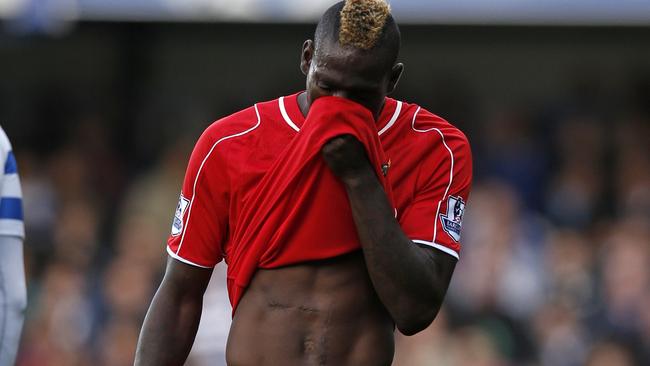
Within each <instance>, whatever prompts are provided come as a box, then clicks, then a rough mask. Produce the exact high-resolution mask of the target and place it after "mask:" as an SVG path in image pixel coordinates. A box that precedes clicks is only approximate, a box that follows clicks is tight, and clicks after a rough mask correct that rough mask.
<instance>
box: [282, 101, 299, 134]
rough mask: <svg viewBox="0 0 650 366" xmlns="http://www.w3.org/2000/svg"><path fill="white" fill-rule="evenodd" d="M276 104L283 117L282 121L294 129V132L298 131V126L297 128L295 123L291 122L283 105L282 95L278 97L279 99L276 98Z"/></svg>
mask: <svg viewBox="0 0 650 366" xmlns="http://www.w3.org/2000/svg"><path fill="white" fill-rule="evenodd" d="M278 104H279V105H280V113H281V114H282V118H284V121H285V122H287V124H288V125H289V126H290V127H291V128H293V129H294V130H296V132H300V128H298V126H296V124H295V123H293V121H292V120H291V117H289V114H288V113H287V109H286V108H285V106H284V97H280V99H278Z"/></svg>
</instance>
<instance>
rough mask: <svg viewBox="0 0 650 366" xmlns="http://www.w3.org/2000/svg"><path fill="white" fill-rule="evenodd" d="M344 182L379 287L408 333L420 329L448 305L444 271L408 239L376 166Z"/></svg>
mask: <svg viewBox="0 0 650 366" xmlns="http://www.w3.org/2000/svg"><path fill="white" fill-rule="evenodd" d="M344 184H345V186H346V189H347V193H348V199H349V201H350V206H351V208H352V213H353V217H354V220H355V224H356V227H357V232H358V235H359V239H360V240H361V245H362V247H363V253H364V257H365V260H366V265H367V267H368V272H369V274H370V278H371V280H372V283H373V286H374V287H375V289H376V291H377V293H378V295H379V297H380V299H381V300H382V302H383V303H384V305H385V306H386V308H387V309H388V311H389V312H390V314H391V315H392V317H393V319H394V320H395V323H396V325H397V326H398V328H400V330H401V331H402V332H404V333H414V332H417V331H419V330H420V329H419V328H422V327H423V326H426V325H428V323H430V321H431V320H432V319H433V318H434V317H435V315H436V314H437V312H438V309H439V306H440V304H441V303H442V299H443V297H444V294H445V292H446V289H447V284H448V282H447V281H446V280H447V279H446V278H444V277H445V276H444V275H442V273H441V272H442V269H441V268H439V266H437V265H436V263H435V262H434V261H433V259H432V257H430V256H429V255H427V252H424V253H423V249H422V248H420V247H419V246H418V245H416V244H414V243H413V242H411V240H410V239H408V238H407V237H406V235H404V233H403V231H402V229H401V227H400V226H399V223H398V222H397V220H396V219H395V217H394V209H393V207H391V205H390V203H389V201H388V199H387V197H386V193H385V192H384V190H383V188H382V186H381V185H380V183H379V181H378V179H377V177H376V176H375V174H374V172H373V171H372V170H371V169H370V168H369V169H367V170H364V171H363V172H361V173H360V174H357V175H356V176H355V177H354V179H348V180H346V181H344ZM422 324H424V325H422Z"/></svg>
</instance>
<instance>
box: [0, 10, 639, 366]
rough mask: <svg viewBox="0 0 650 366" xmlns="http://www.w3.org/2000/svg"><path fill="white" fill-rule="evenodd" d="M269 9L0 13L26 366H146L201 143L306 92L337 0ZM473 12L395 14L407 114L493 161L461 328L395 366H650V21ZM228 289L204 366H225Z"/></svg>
mask: <svg viewBox="0 0 650 366" xmlns="http://www.w3.org/2000/svg"><path fill="white" fill-rule="evenodd" d="M261 3H262V2H260V1H252V0H246V1H238V2H226V1H220V0H215V1H207V0H193V1H187V2H183V1H173V0H147V1H145V0H140V1H133V0H131V1H124V0H120V1H110V2H105V1H99V0H77V1H74V0H0V18H3V19H4V20H3V22H2V27H3V28H2V31H1V33H0V80H1V82H0V124H2V126H3V128H4V129H5V130H6V131H7V133H8V134H9V136H10V137H11V138H12V140H13V142H14V147H15V150H16V154H17V159H18V163H19V168H20V171H21V174H22V178H23V186H24V194H25V213H26V223H27V231H28V238H27V241H26V244H25V250H26V253H27V256H26V258H27V260H28V263H27V265H28V285H29V294H30V305H29V309H28V314H27V321H26V327H25V332H24V337H23V342H22V347H21V352H20V357H19V361H18V365H19V366H32V365H39V366H40V365H51V366H58V365H65V366H75V365H90V364H93V365H97V366H113V365H115V366H118V365H120V366H121V365H128V364H131V363H132V357H133V352H134V348H135V342H136V339H137V335H138V331H139V327H140V325H141V322H142V318H143V316H144V313H145V311H146V308H147V306H148V304H149V301H150V299H151V296H152V295H153V291H154V290H155V288H156V286H157V284H158V282H159V280H160V278H161V274H162V271H163V269H164V268H163V266H164V260H165V256H166V254H165V250H164V243H165V240H166V236H167V234H168V232H169V228H170V224H171V218H172V215H173V211H174V208H175V205H176V200H177V197H178V192H179V189H180V182H181V179H182V176H183V174H184V169H185V164H186V162H187V159H188V157H189V152H190V150H191V148H192V145H193V143H194V141H195V140H196V139H197V137H198V135H199V134H200V133H201V131H202V130H203V129H204V128H205V127H206V126H207V125H208V124H209V123H210V122H211V121H213V120H216V119H218V118H219V117H221V116H224V115H227V114H229V113H232V112H234V111H237V110H239V109H241V108H244V107H247V106H249V105H251V104H252V103H254V102H257V101H260V100H268V99H273V98H275V97H277V96H279V95H283V94H289V93H292V92H295V91H297V90H300V89H301V88H302V87H303V85H304V80H303V77H302V75H301V74H300V72H299V70H298V61H299V50H300V46H301V44H302V41H303V40H304V39H306V38H308V37H310V36H311V32H312V31H313V25H312V24H309V22H310V21H311V20H313V19H314V18H315V16H316V15H317V14H318V13H320V12H321V11H322V10H323V9H324V7H325V6H326V4H329V3H330V2H329V1H314V2H313V4H312V2H309V3H310V4H311V5H310V6H307V5H305V6H304V8H300V7H296V6H295V3H296V1H288V0H285V1H279V0H278V1H274V2H270V1H266V2H264V4H266V5H265V6H261V5H260V4H261ZM300 3H301V4H303V3H305V4H306V2H300ZM434 3H436V4H437V5H435V6H434V5H432V4H434ZM474 3H475V4H476V7H475V9H476V12H472V13H471V15H468V11H467V9H466V8H461V7H460V5H458V4H459V2H452V1H439V2H426V3H425V2H419V1H415V0H410V1H394V2H393V7H394V8H395V11H396V14H397V16H398V20H402V19H401V18H400V16H403V17H404V18H405V20H406V21H402V23H406V24H404V25H403V26H402V31H403V38H404V42H403V43H404V48H403V52H402V56H401V60H402V61H403V62H404V63H405V64H406V74H405V76H404V78H403V80H402V82H401V85H400V87H399V89H398V92H397V93H396V95H395V97H396V98H400V99H404V100H407V101H413V102H417V103H418V104H421V105H423V106H424V107H426V108H428V109H430V110H432V111H433V112H435V113H437V114H440V115H441V116H443V117H445V118H447V119H448V120H450V121H452V123H454V124H456V125H457V126H459V127H460V128H461V129H462V130H464V131H465V132H466V133H467V135H468V136H469V138H470V141H471V143H472V147H473V150H474V159H475V183H474V189H473V193H472V196H471V197H470V204H469V206H468V209H467V219H466V222H465V226H464V227H465V230H464V233H463V237H464V239H463V242H464V247H463V252H462V253H461V260H460V263H459V265H458V267H457V270H456V274H455V276H454V279H453V281H452V285H451V288H450V293H449V296H448V299H447V301H446V305H445V308H444V310H443V312H442V314H441V315H440V317H439V318H438V319H437V320H436V322H435V323H434V325H433V326H432V327H430V328H429V329H428V330H427V331H425V332H423V333H422V334H420V335H417V336H415V337H411V338H405V337H400V338H399V339H398V347H397V355H396V359H395V365H396V366H411V365H413V366H419V365H449V366H457V365H458V366H464V365H487V366H491V365H495V366H497V365H541V366H574V365H575V366H578V365H589V366H601V365H607V366H627V365H648V364H650V26H649V25H650V11H649V10H648V4H650V3H648V2H644V1H633V0H626V1H619V2H615V4H617V6H616V7H615V9H614V8H612V7H611V5H607V4H609V3H608V2H603V1H588V0H581V1H574V2H571V7H570V8H569V7H568V5H565V4H566V2H559V1H550V2H544V4H545V5H544V7H543V9H541V8H539V6H538V8H535V6H537V5H531V4H533V3H535V4H541V3H540V2H532V1H523V2H511V1H496V2H490V4H491V5H490V6H487V5H486V4H487V2H482V1H475V2H474ZM515 3H517V4H518V5H516V7H515V5H514V4H515ZM107 4H111V7H110V8H109V7H108V5H107ZM454 4H455V5H454ZM611 4H614V3H611ZM591 5H593V6H591ZM445 6H446V7H447V8H445ZM206 9H208V10H209V11H208V10H206ZM225 9H227V11H228V13H224V11H226V10H225ZM286 9H293V10H292V11H293V12H288V11H287V10H286ZM445 9H446V10H445ZM517 9H519V10H518V11H517ZM612 9H613V10H612ZM444 11H447V13H445V12H444ZM197 14H199V15H197ZM409 14H410V15H409ZM413 14H416V15H417V16H414V15H413ZM490 14H491V15H490ZM531 14H533V15H531ZM558 14H562V16H559V15H558ZM118 20H128V22H122V21H118ZM151 20H156V21H151ZM192 20H199V21H198V22H194V21H192ZM544 24H555V25H554V26H542V25H544ZM223 276H224V275H223V266H221V267H220V268H219V269H218V270H217V271H215V281H213V283H212V284H211V288H210V290H209V291H208V295H207V300H206V302H208V303H209V306H208V308H209V310H208V311H207V313H206V314H205V316H204V318H203V322H202V325H201V330H200V335H199V338H198V339H197V343H196V344H195V347H194V350H193V354H192V357H191V359H190V361H189V362H188V365H195V366H202V365H219V364H220V363H215V361H214V359H215V358H223V346H224V343H225V337H226V336H227V328H228V322H229V312H230V309H229V305H228V303H227V300H226V295H225V289H224V283H223V280H222V278H223Z"/></svg>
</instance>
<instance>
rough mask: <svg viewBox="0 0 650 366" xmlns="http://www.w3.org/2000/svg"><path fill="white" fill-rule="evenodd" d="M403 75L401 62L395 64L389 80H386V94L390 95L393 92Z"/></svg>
mask: <svg viewBox="0 0 650 366" xmlns="http://www.w3.org/2000/svg"><path fill="white" fill-rule="evenodd" d="M403 73H404V64H403V63H401V62H398V63H396V64H395V66H393V69H392V70H391V71H390V79H389V80H388V94H390V93H392V92H393V91H394V90H395V88H396V87H397V84H398V83H399V79H400V78H401V77H402V74H403Z"/></svg>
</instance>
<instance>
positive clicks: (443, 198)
mask: <svg viewBox="0 0 650 366" xmlns="http://www.w3.org/2000/svg"><path fill="white" fill-rule="evenodd" d="M297 95H298V94H294V95H291V96H289V97H282V98H280V99H277V100H274V101H271V102H265V103H258V104H256V105H255V106H253V107H251V108H248V109H246V110H243V111H241V112H238V113H235V114H233V115H231V116H229V117H226V118H224V119H222V120H219V121H217V122H215V123H214V124H212V125H211V126H210V127H209V128H208V129H207V130H206V131H205V132H204V133H203V135H202V136H201V138H200V139H199V141H198V142H197V144H196V147H195V149H194V151H193V153H192V156H191V158H190V162H189V165H188V169H187V173H186V177H185V181H184V183H183V188H182V192H181V197H180V200H179V204H178V206H177V209H176V214H175V217H174V222H173V225H172V234H171V236H170V238H169V241H168V247H167V251H168V253H169V255H170V256H172V257H173V258H175V259H177V260H180V261H182V262H184V263H187V264H190V265H195V266H199V267H206V268H211V267H213V266H215V265H216V264H217V263H219V262H220V261H221V260H222V259H225V260H226V263H227V264H228V289H229V295H230V299H231V303H232V304H233V312H234V311H235V310H236V306H237V304H238V302H239V300H240V299H241V297H242V296H243V293H244V291H245V288H246V286H247V285H248V282H249V281H250V279H251V278H252V275H253V274H254V272H255V270H256V269H257V268H277V267H281V266H285V265H290V264H295V263H301V262H306V261H310V260H317V259H326V258H333V257H336V256H339V255H342V254H345V253H348V252H351V251H355V250H358V249H359V248H360V245H359V242H358V237H357V235H356V229H355V227H354V223H353V221H352V216H351V212H350V208H349V204H348V203H347V198H346V197H345V191H344V189H343V187H342V185H341V184H340V182H338V181H336V180H335V178H334V177H333V175H331V172H329V171H328V169H327V168H326V167H325V165H324V162H323V161H322V158H321V157H320V147H321V146H322V144H324V143H325V142H326V141H327V140H328V139H329V138H331V137H334V136H336V135H339V134H342V133H351V134H353V135H355V136H357V138H359V140H360V141H362V143H364V145H365V147H366V151H367V152H368V155H369V158H370V161H371V164H372V165H373V166H374V167H375V170H376V172H377V176H378V178H379V179H380V182H382V184H384V188H385V190H386V191H387V195H388V197H389V200H391V201H392V203H393V205H394V207H395V211H396V217H397V220H398V222H399V223H400V225H401V227H402V229H403V231H404V233H405V234H406V235H407V236H408V237H409V238H411V239H412V240H413V241H414V242H415V243H419V244H421V245H426V246H430V247H432V248H436V249H438V250H441V251H444V252H445V253H447V254H449V255H452V256H454V257H456V258H458V253H459V250H460V243H459V241H460V230H461V224H462V217H463V211H464V208H465V203H466V202H467V196H468V194H469V190H470V185H471V170H472V166H471V153H470V150H469V144H468V143H467V139H466V138H465V136H464V135H463V134H462V133H461V132H460V131H459V130H458V129H456V128H455V127H453V126H452V125H450V124H449V123H448V122H446V121H444V120H443V119H441V118H439V117H437V116H435V115H433V114H431V113H429V112H427V111H425V110H423V109H421V108H420V107H418V106H416V105H412V104H407V103H403V102H400V101H396V100H393V99H390V98H387V99H386V104H385V106H384V108H383V110H382V113H381V115H380V116H379V118H378V119H377V121H376V122H375V121H373V120H372V116H371V115H370V112H368V111H366V110H365V109H363V108H362V107H360V106H357V107H354V105H356V103H352V102H349V101H346V100H340V98H319V100H320V99H323V101H321V102H319V100H317V101H315V102H314V104H313V105H312V109H311V110H310V113H309V116H308V117H307V119H305V117H304V116H303V115H302V113H301V112H300V109H299V107H298V104H297ZM330 107H331V108H330ZM337 113H339V114H338V116H339V117H341V116H342V115H341V114H340V113H343V114H344V115H345V118H338V119H337ZM355 113H356V117H355V116H354V114H355ZM364 113H366V114H365V115H364ZM364 122H365V123H364ZM373 124H374V126H373ZM368 131H371V132H372V133H374V134H376V136H373V138H371V137H369V135H368ZM375 137H377V138H378V140H377V139H375ZM283 174H284V175H283ZM287 175H290V177H287ZM391 190H392V193H391ZM258 211H259V212H258ZM414 245H415V244H414ZM244 263H246V264H245V265H244Z"/></svg>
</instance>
